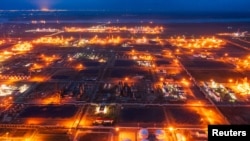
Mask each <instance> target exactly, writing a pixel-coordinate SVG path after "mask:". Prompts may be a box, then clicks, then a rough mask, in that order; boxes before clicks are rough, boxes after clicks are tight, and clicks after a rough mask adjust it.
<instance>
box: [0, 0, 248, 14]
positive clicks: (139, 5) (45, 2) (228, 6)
mask: <svg viewBox="0 0 250 141" xmlns="http://www.w3.org/2000/svg"><path fill="white" fill-rule="evenodd" d="M249 6H250V1H249V0H136V1H135V0H124V1H119V0H105V1H104V0H71V1H68V0H18V1H16V0H2V1H1V5H0V10H29V9H64V10H107V11H135V12H136V11H152V12H154V11H155V12H158V11H163V12H179V13H181V12H183V13H185V12H250V9H249Z"/></svg>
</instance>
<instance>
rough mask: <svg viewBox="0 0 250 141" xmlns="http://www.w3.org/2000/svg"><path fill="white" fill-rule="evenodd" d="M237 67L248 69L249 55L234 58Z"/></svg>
mask: <svg viewBox="0 0 250 141" xmlns="http://www.w3.org/2000/svg"><path fill="white" fill-rule="evenodd" d="M235 63H236V67H237V69H243V70H248V69H250V55H249V56H248V57H245V58H244V59H236V62H235Z"/></svg>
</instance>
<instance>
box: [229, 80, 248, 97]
mask: <svg viewBox="0 0 250 141" xmlns="http://www.w3.org/2000/svg"><path fill="white" fill-rule="evenodd" d="M231 82H232V81H231ZM232 89H233V90H234V91H235V92H236V93H239V94H241V95H250V82H249V81H248V80H247V78H245V79H244V80H242V81H240V82H239V81H237V82H235V84H233V85H232Z"/></svg>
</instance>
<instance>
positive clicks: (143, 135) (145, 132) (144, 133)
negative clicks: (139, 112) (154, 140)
mask: <svg viewBox="0 0 250 141" xmlns="http://www.w3.org/2000/svg"><path fill="white" fill-rule="evenodd" d="M148 134H149V132H148V129H146V128H142V129H140V130H139V133H138V136H139V139H142V140H143V139H147V138H148Z"/></svg>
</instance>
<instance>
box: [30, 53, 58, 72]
mask: <svg viewBox="0 0 250 141" xmlns="http://www.w3.org/2000/svg"><path fill="white" fill-rule="evenodd" d="M40 59H41V61H43V62H42V63H40V64H38V63H34V64H33V65H32V66H31V68H30V70H37V69H42V68H44V67H45V66H49V65H50V64H51V63H53V62H54V61H56V60H58V59H60V57H59V56H57V55H52V56H46V55H44V54H42V55H41V56H40Z"/></svg>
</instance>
